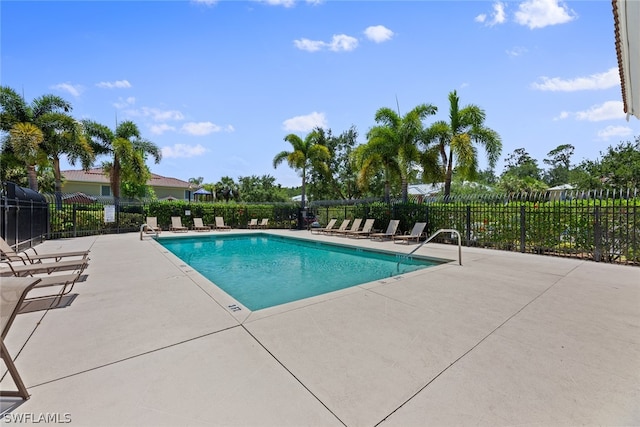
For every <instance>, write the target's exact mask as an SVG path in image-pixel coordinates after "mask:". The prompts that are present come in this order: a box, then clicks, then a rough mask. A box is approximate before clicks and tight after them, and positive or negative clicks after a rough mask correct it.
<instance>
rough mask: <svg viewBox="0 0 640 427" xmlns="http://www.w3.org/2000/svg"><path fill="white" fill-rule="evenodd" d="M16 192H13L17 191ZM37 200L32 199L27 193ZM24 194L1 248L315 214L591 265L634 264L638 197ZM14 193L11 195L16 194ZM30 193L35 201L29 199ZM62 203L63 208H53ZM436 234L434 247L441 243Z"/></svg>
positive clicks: (284, 222)
mask: <svg viewBox="0 0 640 427" xmlns="http://www.w3.org/2000/svg"><path fill="white" fill-rule="evenodd" d="M18 188H19V187H18ZM35 195H38V193H35ZM35 195H33V194H31V195H27V196H25V197H23V198H20V197H16V194H15V192H14V193H12V194H10V193H9V192H8V191H3V194H2V201H1V203H2V209H1V211H2V212H1V214H2V217H1V221H0V223H1V226H2V228H1V229H0V233H1V234H2V237H3V238H5V240H7V241H8V242H9V243H10V244H12V245H15V246H18V245H30V244H32V243H34V242H38V241H41V240H42V239H44V238H46V239H57V238H63V237H77V236H86V235H95V234H107V233H126V232H137V231H139V230H140V225H141V224H143V223H144V222H145V220H146V217H147V216H155V217H157V219H158V224H159V225H160V226H161V227H162V228H164V229H167V228H169V225H170V224H171V217H172V216H180V217H181V219H182V223H183V225H184V226H187V227H190V226H191V225H192V218H194V217H199V218H203V222H204V223H205V224H213V223H214V222H215V220H214V218H215V217H216V216H221V217H223V218H224V221H225V223H226V224H228V225H231V226H232V227H233V228H245V227H247V224H248V223H249V221H250V220H251V219H253V218H257V219H262V218H269V227H270V228H281V229H283V228H286V229H289V228H298V227H299V226H300V225H301V224H307V223H308V222H309V221H310V218H315V219H317V221H318V222H319V223H320V225H322V226H324V225H325V224H326V223H327V222H328V221H329V220H330V219H331V218H336V219H338V220H339V221H341V220H343V219H354V218H374V219H375V228H376V229H382V230H384V229H386V226H387V224H388V222H389V220H391V219H399V220H400V226H399V229H400V231H401V232H406V231H409V230H411V228H412V227H413V224H414V223H415V222H422V221H425V222H427V229H426V233H427V235H430V234H431V233H433V232H434V231H436V230H438V229H440V228H453V229H456V230H458V231H459V232H460V233H461V235H462V236H463V238H464V244H465V245H467V246H478V247H485V248H494V249H501V250H509V251H518V252H524V253H536V254H545V255H555V256H563V257H573V258H580V259H590V260H594V261H599V262H610V263H620V264H631V265H638V266H640V242H639V240H640V194H638V191H637V190H625V191H590V192H567V191H564V192H559V193H549V192H544V193H535V194H517V195H491V196H483V197H471V196H467V197H460V198H449V199H447V200H445V199H442V198H429V199H416V198H414V199H413V200H412V201H411V202H409V203H399V202H392V203H384V202H382V201H380V200H377V199H369V200H349V201H321V202H312V203H310V205H309V208H308V212H309V216H308V217H307V216H303V212H301V211H300V209H299V207H298V205H297V204H295V203H282V204H238V203H207V202H193V203H190V202H186V201H124V200H121V201H119V203H117V204H116V203H115V202H114V200H113V199H112V198H95V197H93V198H90V199H86V198H83V197H76V195H64V196H63V197H62V198H58V200H57V201H56V198H55V196H53V195H44V196H43V197H42V198H43V199H44V201H37V200H35V199H36V197H35ZM18 196H20V194H18ZM38 196H39V195H38ZM61 200H62V203H61V202H60V201H61ZM449 240H450V239H449V238H448V237H447V236H443V237H440V238H438V239H437V240H436V241H440V242H443V243H448V242H449Z"/></svg>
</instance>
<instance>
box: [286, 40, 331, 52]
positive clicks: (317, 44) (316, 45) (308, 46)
mask: <svg viewBox="0 0 640 427" xmlns="http://www.w3.org/2000/svg"><path fill="white" fill-rule="evenodd" d="M293 44H294V45H295V47H297V48H298V49H300V50H306V51H307V52H317V51H319V50H321V49H322V48H323V47H324V46H325V44H326V43H325V42H322V41H318V40H309V39H300V40H294V41H293Z"/></svg>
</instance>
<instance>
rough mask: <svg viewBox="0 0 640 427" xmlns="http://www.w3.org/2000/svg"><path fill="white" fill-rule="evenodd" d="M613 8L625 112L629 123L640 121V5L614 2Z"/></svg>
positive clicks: (620, 0) (630, 0)
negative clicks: (635, 118)
mask: <svg viewBox="0 0 640 427" xmlns="http://www.w3.org/2000/svg"><path fill="white" fill-rule="evenodd" d="M612 6H613V19H614V23H615V26H614V31H615V43H616V55H617V57H618V71H619V73H620V85H621V89H622V103H623V105H624V112H625V113H627V120H628V119H629V116H630V115H633V116H636V117H637V118H638V119H640V78H639V76H640V28H639V27H640V2H639V1H637V0H612Z"/></svg>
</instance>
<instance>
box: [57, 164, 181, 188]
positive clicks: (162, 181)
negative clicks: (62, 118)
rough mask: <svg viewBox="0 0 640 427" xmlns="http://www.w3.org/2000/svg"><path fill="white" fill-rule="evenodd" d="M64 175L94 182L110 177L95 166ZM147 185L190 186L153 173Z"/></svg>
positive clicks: (67, 177) (65, 172)
mask: <svg viewBox="0 0 640 427" xmlns="http://www.w3.org/2000/svg"><path fill="white" fill-rule="evenodd" d="M62 176H64V178H65V179H66V180H67V181H73V182H92V183H99V184H109V177H108V176H107V175H105V173H104V172H103V170H102V169H100V168H94V169H89V170H86V171H84V170H67V171H62ZM147 185H150V186H152V187H177V188H186V189H188V188H189V185H190V184H189V183H188V182H187V181H183V180H181V179H177V178H168V177H166V176H160V175H156V174H155V173H152V174H151V178H150V179H149V181H148V182H147Z"/></svg>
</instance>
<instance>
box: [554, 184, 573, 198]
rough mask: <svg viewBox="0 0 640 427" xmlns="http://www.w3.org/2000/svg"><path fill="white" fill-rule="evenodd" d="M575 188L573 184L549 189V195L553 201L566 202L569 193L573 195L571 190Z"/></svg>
mask: <svg viewBox="0 0 640 427" xmlns="http://www.w3.org/2000/svg"><path fill="white" fill-rule="evenodd" d="M574 189H575V187H574V186H573V185H571V184H562V185H557V186H555V187H551V188H547V191H548V194H549V200H551V201H559V200H566V199H567V193H571V190H574Z"/></svg>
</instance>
